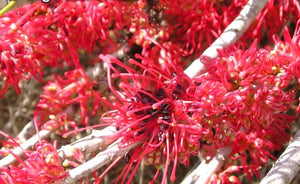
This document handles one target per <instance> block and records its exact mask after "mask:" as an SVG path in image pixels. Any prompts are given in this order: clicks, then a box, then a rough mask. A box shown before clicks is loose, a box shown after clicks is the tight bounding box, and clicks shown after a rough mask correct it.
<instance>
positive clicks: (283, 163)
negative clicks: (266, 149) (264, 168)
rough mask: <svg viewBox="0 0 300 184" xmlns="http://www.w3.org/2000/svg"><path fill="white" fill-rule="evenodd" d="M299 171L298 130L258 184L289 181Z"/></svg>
mask: <svg viewBox="0 0 300 184" xmlns="http://www.w3.org/2000/svg"><path fill="white" fill-rule="evenodd" d="M299 172H300V130H298V132H297V133H296V135H295V137H294V138H293V140H292V141H291V143H290V144H289V146H288V147H287V148H286V150H285V151H284V152H283V153H282V154H281V156H280V157H279V158H278V160H277V161H276V162H275V164H274V165H273V167H272V168H271V170H270V171H269V173H268V174H267V175H266V176H265V177H264V178H263V179H262V181H261V182H260V184H267V183H276V184H286V183H291V181H292V180H293V178H294V177H295V176H296V175H297V174H299Z"/></svg>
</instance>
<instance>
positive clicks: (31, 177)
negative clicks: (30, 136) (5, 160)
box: [0, 141, 67, 184]
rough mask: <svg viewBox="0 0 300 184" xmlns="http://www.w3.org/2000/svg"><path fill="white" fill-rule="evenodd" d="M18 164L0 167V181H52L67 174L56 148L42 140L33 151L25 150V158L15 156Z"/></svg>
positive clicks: (32, 182) (31, 183)
mask: <svg viewBox="0 0 300 184" xmlns="http://www.w3.org/2000/svg"><path fill="white" fill-rule="evenodd" d="M16 158H17V160H18V162H19V164H17V165H16V166H13V165H11V166H9V167H2V168H0V182H1V183H28V184H34V183H42V184H47V183H52V182H55V181H58V180H60V179H62V178H65V177H66V176H67V173H65V171H64V168H63V167H62V166H61V163H60V161H59V158H58V154H57V150H56V148H55V147H54V146H52V145H51V144H49V143H47V142H45V141H43V142H41V143H38V144H37V145H36V150H35V151H31V152H30V151H26V154H25V158H26V159H25V160H24V161H23V160H22V159H21V158H18V157H17V156H16Z"/></svg>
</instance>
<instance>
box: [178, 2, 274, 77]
mask: <svg viewBox="0 0 300 184" xmlns="http://www.w3.org/2000/svg"><path fill="white" fill-rule="evenodd" d="M267 2H268V0H259V1H257V0H249V1H248V3H247V4H246V5H245V7H244V8H243V9H242V10H241V12H240V14H239V15H238V16H237V17H236V18H235V19H234V20H233V21H232V22H231V24H229V25H228V26H227V27H226V29H225V30H224V31H223V33H222V34H221V36H220V37H219V38H218V39H216V40H215V41H214V42H213V43H212V44H211V45H210V46H209V47H208V48H207V49H206V50H205V51H204V52H203V53H202V55H201V56H200V58H198V59H196V60H195V61H193V62H192V64H190V66H188V67H187V68H186V69H185V70H184V73H185V74H186V75H187V76H189V77H190V78H193V77H195V76H196V75H199V74H202V73H204V72H205V66H204V65H203V63H202V62H201V58H203V57H209V58H216V57H218V50H219V49H224V48H226V47H227V46H229V45H231V44H234V43H235V42H236V41H237V40H238V39H239V38H240V37H241V36H242V35H243V34H244V32H245V31H246V30H247V29H248V27H249V26H250V25H251V23H252V22H253V21H254V20H255V18H256V17H257V16H258V14H259V13H260V12H261V10H262V9H263V8H264V7H265V5H266V4H267Z"/></svg>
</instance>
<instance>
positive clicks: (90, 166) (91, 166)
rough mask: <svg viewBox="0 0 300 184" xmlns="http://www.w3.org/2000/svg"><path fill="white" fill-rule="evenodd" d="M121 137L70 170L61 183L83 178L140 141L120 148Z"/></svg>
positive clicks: (66, 183)
mask: <svg viewBox="0 0 300 184" xmlns="http://www.w3.org/2000/svg"><path fill="white" fill-rule="evenodd" d="M119 141H120V139H119V140H118V141H116V142H115V144H114V145H113V146H111V147H109V148H108V149H106V150H105V151H103V152H100V153H99V154H98V155H97V156H96V157H94V158H92V159H91V160H89V161H87V162H85V163H84V164H82V165H80V166H78V167H76V168H74V169H72V170H70V171H69V176H68V177H67V178H66V179H65V180H64V181H62V182H60V184H68V183H74V182H75V181H77V180H79V179H81V178H82V177H84V176H87V175H89V174H91V173H92V172H94V171H95V170H97V169H99V168H101V167H102V166H104V165H105V164H107V163H109V162H111V161H113V160H114V159H116V158H117V157H119V156H121V155H124V154H125V153H126V152H128V151H129V150H131V149H133V148H134V147H136V146H137V145H138V144H140V143H135V144H132V145H129V146H126V147H124V148H120V147H119V145H118V143H119Z"/></svg>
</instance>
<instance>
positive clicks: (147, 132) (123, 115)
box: [100, 55, 206, 183]
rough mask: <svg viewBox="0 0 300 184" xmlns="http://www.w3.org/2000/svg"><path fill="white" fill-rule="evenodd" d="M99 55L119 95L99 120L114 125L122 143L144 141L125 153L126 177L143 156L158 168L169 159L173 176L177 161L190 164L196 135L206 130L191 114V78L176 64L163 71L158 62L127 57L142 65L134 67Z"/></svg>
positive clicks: (172, 177) (196, 149) (134, 63)
mask: <svg viewBox="0 0 300 184" xmlns="http://www.w3.org/2000/svg"><path fill="white" fill-rule="evenodd" d="M100 58H101V59H102V60H103V61H104V62H105V64H106V65H107V76H108V81H109V86H110V89H111V91H112V92H113V94H114V95H115V96H116V97H117V98H116V99H115V100H113V102H112V104H111V106H112V107H113V108H114V109H115V110H112V111H109V112H107V113H105V114H104V115H103V116H102V118H101V120H102V121H104V122H106V123H110V124H112V125H114V126H115V127H116V128H117V130H118V134H119V136H120V137H122V141H121V144H120V147H124V146H127V145H128V144H133V143H136V142H141V143H142V145H141V146H139V147H137V148H135V149H134V150H133V151H132V152H130V153H128V155H126V157H127V158H126V159H127V161H128V162H129V167H128V171H127V172H126V173H125V174H124V173H123V174H124V176H123V177H124V178H126V175H128V172H129V169H130V168H131V166H132V164H133V163H137V165H139V164H140V162H141V159H142V158H143V157H145V158H146V163H148V164H152V165H154V166H155V167H156V168H157V170H160V169H161V168H162V166H164V167H165V170H166V171H167V170H168V169H169V166H170V163H171V162H173V169H172V174H171V180H172V181H174V180H175V170H176V165H177V162H180V163H184V164H187V165H188V164H189V156H190V154H193V155H197V154H198V150H199V141H198V140H199V138H200V137H202V135H203V134H205V133H206V130H205V129H203V128H202V127H201V125H200V124H198V123H197V121H195V120H194V119H193V118H192V117H190V115H189V105H190V101H188V95H187V91H186V89H187V87H188V86H189V85H191V81H190V79H189V78H188V77H187V76H185V75H184V73H183V71H182V70H180V69H177V68H175V67H174V69H176V70H174V69H173V67H170V68H171V69H170V70H165V71H162V70H161V69H160V68H159V67H156V68H149V67H145V66H144V65H142V64H140V63H138V62H136V61H134V60H130V62H131V63H132V64H133V65H134V66H135V67H138V68H139V69H140V70H141V72H137V71H135V70H133V69H132V68H130V67H128V66H126V65H124V64H123V63H121V62H120V61H118V60H116V59H114V58H113V57H111V56H109V55H100ZM141 59H142V60H143V59H145V58H141ZM116 65H118V66H119V67H122V68H123V69H122V71H123V72H120V71H119V70H117V68H116ZM113 79H119V85H117V86H115V85H113ZM100 100H102V101H103V99H100ZM136 167H137V166H136ZM136 167H135V168H136ZM126 168H127V167H125V170H126ZM135 170H136V169H134V170H133V171H132V172H133V173H132V174H131V177H130V178H129V181H130V180H132V177H133V174H134V172H135ZM166 171H165V172H164V176H163V179H162V182H163V183H164V182H165V181H166V177H167V172H166ZM120 177H121V176H120ZM123 181H124V180H123Z"/></svg>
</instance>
